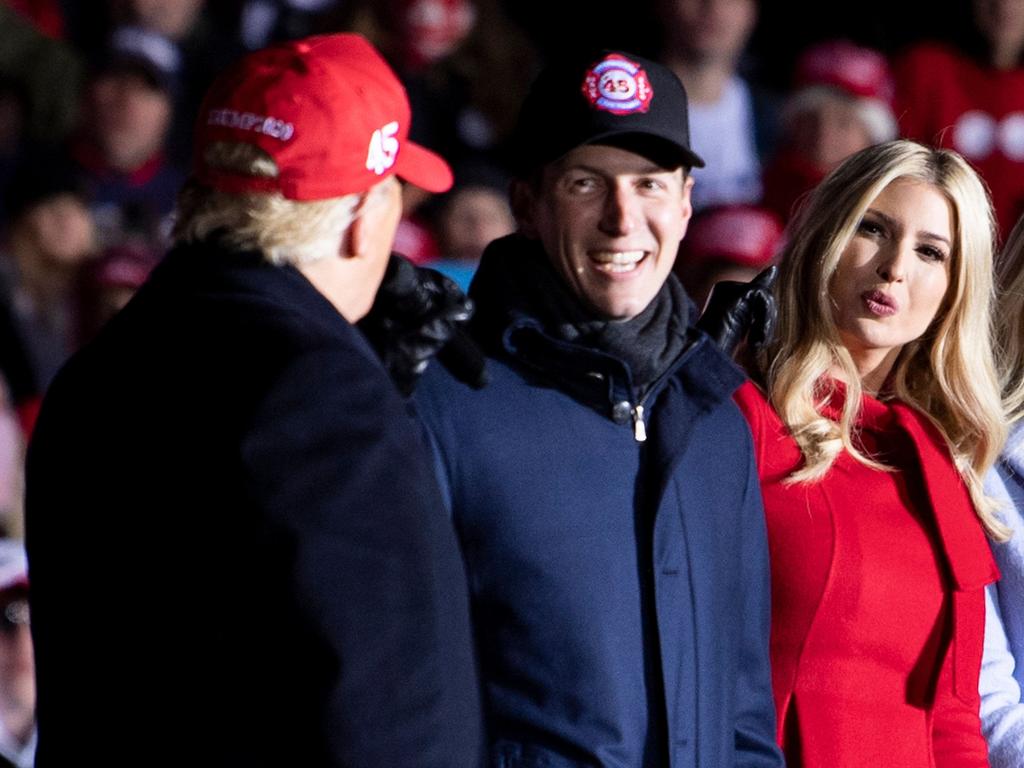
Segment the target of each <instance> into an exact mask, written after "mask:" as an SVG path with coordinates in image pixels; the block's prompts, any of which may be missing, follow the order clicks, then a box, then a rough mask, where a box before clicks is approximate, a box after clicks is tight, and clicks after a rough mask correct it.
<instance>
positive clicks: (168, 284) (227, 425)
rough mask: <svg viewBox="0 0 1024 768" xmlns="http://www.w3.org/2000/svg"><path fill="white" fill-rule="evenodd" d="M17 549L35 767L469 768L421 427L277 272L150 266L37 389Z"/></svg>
mask: <svg viewBox="0 0 1024 768" xmlns="http://www.w3.org/2000/svg"><path fill="white" fill-rule="evenodd" d="M27 545H28V553H29V564H30V578H31V581H32V595H31V608H32V632H33V636H34V640H35V644H36V661H37V670H38V680H39V709H38V719H39V750H38V765H39V766H40V768H49V767H50V766H58V767H59V766H68V765H79V764H81V763H82V762H83V760H85V761H89V760H93V761H98V762H99V763H100V764H102V765H105V766H132V767H133V768H134V767H135V766H139V765H173V766H205V765H210V766H274V767H275V768H277V767H278V766H302V767H303V768H326V767H328V766H330V767H331V768H340V767H341V766H345V768H353V767H354V766H361V767H364V768H384V766H389V767H390V766H409V767H410V768H421V767H422V766H433V767H434V768H453V767H454V766H459V767H460V768H475V766H476V765H477V761H478V757H479V748H480V745H481V744H482V741H483V740H482V737H481V730H480V725H479V691H478V684H477V680H476V673H475V666H474V659H473V649H472V639H471V634H470V624H469V612H468V601H467V596H466V581H465V572H464V569H463V566H462V560H461V557H460V554H459V551H458V545H457V541H456V538H455V535H454V531H453V530H452V527H451V521H450V520H449V519H448V517H447V515H446V514H445V511H444V508H443V505H442V501H441V496H440V493H439V491H438V488H437V484H436V481H435V479H434V476H433V471H432V468H431V463H430V458H429V451H428V450H427V449H426V447H425V446H424V444H423V441H422V431H421V428H420V427H419V425H417V424H416V423H415V422H414V421H413V420H412V419H411V418H410V414H409V412H408V408H407V405H406V403H405V402H404V401H403V400H402V399H401V397H400V396H399V395H398V392H397V390H395V388H394V387H393V385H392V384H391V381H390V379H389V378H388V377H387V374H386V373H385V371H384V369H383V368H382V367H381V365H380V364H379V362H378V361H377V359H376V357H375V355H374V353H373V351H372V350H371V349H370V347H369V346H368V345H367V343H366V342H365V340H364V339H363V337H362V336H361V334H360V333H359V332H358V331H357V330H355V329H354V328H353V327H352V326H351V325H349V323H348V322H346V321H345V319H344V318H343V317H342V316H341V315H339V314H338V312H337V311H336V310H335V308H334V307H333V306H332V305H331V304H330V303H329V302H328V301H327V300H326V299H325V298H324V297H323V296H322V295H321V294H320V293H319V292H318V291H317V290H316V289H315V288H314V287H313V286H312V285H311V284H310V283H309V282H308V281H307V280H306V279H305V278H304V277H303V276H302V275H301V274H300V273H299V272H298V271H296V270H294V269H292V268H279V267H273V266H270V265H268V264H265V263H263V262H261V261H260V260H259V258H258V257H257V256H256V255H254V254H230V253H225V252H221V251H219V250H218V249H217V248H215V247H212V246H210V247H191V248H188V247H186V248H180V249H178V250H176V251H173V252H172V253H171V254H169V255H168V256H167V257H166V259H165V260H164V262H163V263H162V264H161V265H160V266H159V267H158V268H157V270H156V271H155V273H154V274H153V276H152V278H151V280H150V282H149V283H147V284H146V285H145V286H144V287H143V288H142V289H141V290H140V291H139V293H138V294H137V295H136V297H135V298H134V299H133V300H132V302H131V303H130V304H129V305H128V307H127V308H126V309H125V310H124V311H123V312H122V313H121V314H119V315H118V316H117V317H115V318H114V320H113V321H112V323H111V324H109V325H108V326H107V327H106V328H105V329H104V330H103V331H102V332H101V334H100V335H99V337H98V338H97V339H96V341H95V342H94V343H92V344H91V345H89V346H88V347H86V348H85V349H84V350H83V351H82V352H81V353H80V354H78V355H77V356H76V357H74V358H73V359H72V360H71V361H70V363H69V364H68V365H67V366H65V368H64V369H63V370H62V371H61V373H60V374H59V375H58V377H57V379H56V380H55V383H54V384H53V386H52V388H51V389H50V391H49V392H48V394H47V396H46V399H45V401H44V404H43V407H42V412H41V414H40V417H39V421H38V424H37V428H36V432H35V435H34V438H33V440H32V444H31V447H30V455H29V462H28V490H27ZM84 756H90V757H88V758H86V757H84Z"/></svg>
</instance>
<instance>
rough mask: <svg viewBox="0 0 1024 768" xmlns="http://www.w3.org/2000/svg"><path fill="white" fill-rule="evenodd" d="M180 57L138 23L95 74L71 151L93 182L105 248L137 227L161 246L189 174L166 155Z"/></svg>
mask: <svg viewBox="0 0 1024 768" xmlns="http://www.w3.org/2000/svg"><path fill="white" fill-rule="evenodd" d="M180 73H181V55H180V52H179V51H178V49H177V47H176V46H175V45H174V44H173V43H171V42H170V41H168V40H167V39H166V38H163V37H161V36H159V35H156V34H154V33H152V32H148V31H146V30H144V29H141V28H138V27H120V28H118V29H117V30H115V32H114V33H113V34H112V36H111V38H110V41H109V46H108V47H107V48H106V49H105V50H104V52H103V53H102V54H101V58H100V60H99V61H98V62H97V63H96V65H95V69H94V70H93V72H92V75H91V78H90V80H89V84H88V88H87V92H86V97H85V108H84V109H83V121H82V124H81V126H80V129H79V132H78V134H77V135H76V136H75V137H74V138H73V140H72V141H71V142H70V156H71V161H72V162H73V163H74V166H75V168H76V171H77V173H78V174H79V176H80V177H81V179H82V180H83V182H84V183H85V185H86V187H87V188H88V190H89V192H90V196H91V200H92V203H91V204H92V208H93V212H94V215H95V217H96V221H97V226H98V228H99V238H100V243H101V244H102V245H103V246H107V245H113V244H116V243H117V242H119V241H120V240H121V238H122V237H124V236H125V234H126V233H128V232H131V233H136V234H139V235H141V236H143V237H146V238H147V239H149V240H151V241H152V242H153V243H154V244H159V245H160V246H161V247H163V246H165V245H166V244H167V242H168V234H169V231H170V214H171V212H172V210H173V209H174V202H175V198H176V196H177V193H178V190H179V189H180V187H181V185H182V183H183V182H184V179H185V174H184V172H183V171H182V170H181V168H180V167H179V166H177V165H175V164H174V162H173V161H172V160H171V159H170V158H169V157H168V156H167V154H166V151H165V150H166V148H167V137H168V132H169V130H170V126H171V122H172V120H173V112H174V104H175V98H174V93H175V91H176V89H177V88H179V87H180Z"/></svg>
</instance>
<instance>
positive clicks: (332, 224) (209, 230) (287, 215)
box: [172, 142, 363, 265]
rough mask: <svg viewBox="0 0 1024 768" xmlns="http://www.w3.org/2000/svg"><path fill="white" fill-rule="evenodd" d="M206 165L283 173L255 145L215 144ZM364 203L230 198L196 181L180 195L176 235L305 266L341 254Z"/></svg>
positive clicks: (260, 195) (270, 195)
mask: <svg viewBox="0 0 1024 768" xmlns="http://www.w3.org/2000/svg"><path fill="white" fill-rule="evenodd" d="M204 159H205V161H206V163H207V165H208V166H210V167H211V168H216V169H219V170H225V171H231V172H234V173H240V174H247V175H250V176H255V177H258V178H274V177H276V176H277V173H278V169H277V165H276V164H275V163H274V161H273V159H271V157H270V156H269V155H267V154H266V153H265V152H263V150H261V149H259V148H258V147H255V146H252V145H250V144H234V143H224V142H220V143H214V144H211V145H210V146H209V147H208V148H207V149H206V151H205V153H204ZM362 198H363V195H362V194H352V195H345V196H344V197H335V198H330V199H327V200H312V201H308V202H307V201H297V200H289V199H287V198H285V197H284V196H283V195H281V194H280V193H277V192H251V193H243V194H229V193H226V192H220V191H218V190H216V189H211V188H210V187H207V186H204V185H202V184H199V183H198V182H196V181H194V180H191V181H189V182H188V183H187V184H185V186H184V187H183V189H182V190H181V193H180V194H179V195H178V205H177V211H176V214H175V224H174V230H173V233H172V235H173V238H174V240H175V241H177V242H193V241H199V240H205V239H206V238H208V237H210V236H211V235H212V234H214V233H217V234H218V237H220V238H221V239H222V240H223V242H224V243H225V244H226V245H228V246H231V247H234V248H238V249H240V250H254V251H260V252H261V253H263V255H264V256H265V258H266V259H267V260H268V261H270V262H271V263H273V264H277V265H281V264H301V263H305V262H310V261H316V260H318V259H323V258H327V257H330V256H336V255H337V254H338V252H339V249H340V247H341V238H342V236H343V234H344V232H345V230H347V229H348V227H349V225H350V224H351V223H352V221H353V219H354V218H355V216H356V211H357V208H358V206H359V203H360V201H361V200H362Z"/></svg>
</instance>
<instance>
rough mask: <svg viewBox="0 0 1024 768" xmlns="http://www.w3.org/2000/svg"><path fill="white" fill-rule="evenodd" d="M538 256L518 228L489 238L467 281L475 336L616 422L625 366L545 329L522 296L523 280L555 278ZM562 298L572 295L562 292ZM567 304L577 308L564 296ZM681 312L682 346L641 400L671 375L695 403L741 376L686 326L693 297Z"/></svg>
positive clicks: (719, 393) (628, 389)
mask: <svg viewBox="0 0 1024 768" xmlns="http://www.w3.org/2000/svg"><path fill="white" fill-rule="evenodd" d="M539 256H540V258H538V251H537V249H536V246H534V245H533V244H531V243H530V242H529V241H527V240H525V238H522V237H521V236H519V235H511V236H509V237H506V238H502V239H500V240H497V241H495V242H494V243H492V244H491V246H490V247H489V248H488V250H487V252H485V253H484V256H483V258H482V259H481V263H480V267H479V268H478V270H477V273H476V276H475V277H474V279H473V283H472V285H471V287H470V296H471V297H472V298H473V299H474V301H475V303H476V305H477V308H478V309H477V312H476V314H475V315H474V317H473V323H472V326H471V327H472V330H473V334H474V336H475V337H476V338H477V340H478V341H479V342H480V343H481V344H482V345H483V346H484V347H485V348H486V349H488V351H489V352H490V353H491V354H493V355H495V356H501V357H506V358H509V359H511V360H512V361H514V362H515V363H516V364H517V365H519V366H520V367H521V368H522V369H524V370H526V371H528V372H530V373H532V374H533V375H535V376H537V377H538V378H539V379H543V380H548V381H551V382H553V383H554V384H555V385H556V386H558V387H559V388H560V389H562V390H563V391H565V392H567V393H569V394H570V395H572V396H573V397H574V398H576V399H577V400H578V401H580V402H581V403H583V404H585V405H588V406H589V407H591V408H593V409H595V410H597V411H598V412H599V413H602V414H604V415H606V416H609V417H610V418H613V419H615V420H616V421H622V420H623V418H622V416H621V413H620V412H619V410H617V409H616V406H617V405H620V404H621V403H624V402H625V403H629V404H631V405H632V404H635V403H633V400H634V396H633V391H634V388H633V382H632V376H631V372H630V370H629V366H628V365H627V364H626V363H625V362H624V361H622V360H620V359H618V358H616V357H614V356H613V355H611V354H609V353H607V352H605V351H602V350H600V349H596V348H593V347H588V346H585V345H583V344H579V343H573V342H569V341H565V340H562V339H558V338H555V337H554V336H552V335H551V334H550V333H548V332H547V331H546V329H545V328H544V324H543V322H542V320H541V318H540V316H539V315H540V309H539V308H538V307H536V306H535V305H533V304H532V303H531V302H530V301H529V299H528V298H527V297H530V296H533V295H534V294H535V293H536V291H535V290H533V289H532V287H531V285H530V281H536V280H538V279H542V280H553V281H554V280H558V279H559V278H558V277H557V275H556V274H555V272H554V270H553V269H551V267H550V265H549V264H548V263H547V259H546V258H544V257H543V253H539ZM530 260H532V261H533V264H532V265H531V264H530ZM510 265H512V266H511V267H510ZM565 300H566V301H567V302H573V301H575V299H574V298H573V297H571V295H570V294H568V292H566V298H565ZM569 311H574V312H579V311H580V310H579V307H578V306H576V305H573V304H571V303H570V309H569ZM686 311H687V312H688V313H689V317H688V318H687V321H688V322H687V326H688V327H687V331H686V333H687V343H686V347H685V349H684V351H683V353H682V354H681V355H680V356H679V357H678V358H677V359H676V361H675V362H674V363H673V364H671V365H670V366H669V367H668V368H667V369H666V371H665V372H664V373H663V374H662V375H661V376H660V377H659V378H658V380H657V381H656V382H655V383H654V385H653V386H652V387H651V388H650V389H649V391H648V392H647V393H646V394H645V395H644V402H645V403H646V402H653V400H654V399H655V398H656V397H657V395H658V393H659V392H660V391H661V390H662V389H663V387H664V386H665V384H666V382H667V381H669V380H670V379H672V378H675V377H677V375H678V376H681V377H682V378H683V379H684V380H685V382H686V388H687V391H688V393H689V395H690V396H691V397H694V398H696V399H697V400H698V401H699V403H698V404H697V405H698V407H699V408H710V407H712V405H713V404H717V403H719V402H721V401H723V400H727V399H729V398H731V397H732V393H733V392H734V391H735V390H736V389H738V388H739V386H740V385H741V384H742V383H743V382H744V381H745V380H746V376H745V375H744V374H743V373H742V371H741V370H740V369H739V368H738V367H737V366H736V364H735V363H733V362H732V360H731V359H729V358H728V357H727V356H726V355H725V354H724V353H723V352H721V351H720V350H719V349H718V348H717V347H716V346H715V345H714V343H713V342H711V340H710V339H708V337H707V336H706V335H704V334H703V333H701V332H699V331H698V330H696V328H694V327H693V325H692V321H693V320H694V319H695V318H694V311H693V307H692V304H689V305H688V306H687V308H686ZM617 415H618V418H616V416H617Z"/></svg>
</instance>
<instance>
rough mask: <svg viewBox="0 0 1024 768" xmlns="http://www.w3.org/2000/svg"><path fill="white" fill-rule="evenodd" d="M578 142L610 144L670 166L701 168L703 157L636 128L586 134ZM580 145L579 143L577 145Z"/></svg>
mask: <svg viewBox="0 0 1024 768" xmlns="http://www.w3.org/2000/svg"><path fill="white" fill-rule="evenodd" d="M580 144H610V145H612V146H617V147H622V148H623V149H628V150H630V151H631V152H636V153H637V154H639V155H644V156H645V157H649V158H650V159H652V160H654V161H655V162H657V163H658V164H659V165H663V166H665V167H670V166H671V165H675V164H678V165H682V166H686V167H687V168H703V167H704V159H703V158H702V157H701V156H700V155H698V154H697V153H696V152H694V151H693V150H692V149H690V148H689V147H684V146H683V145H682V144H679V143H678V142H676V141H674V140H672V139H670V138H667V137H666V136H663V135H661V134H659V133H652V132H650V131H644V130H637V129H635V128H630V129H628V130H612V131H604V132H601V133H596V134H594V135H593V136H588V137H587V139H586V140H585V141H583V142H580ZM577 146H580V145H577Z"/></svg>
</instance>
